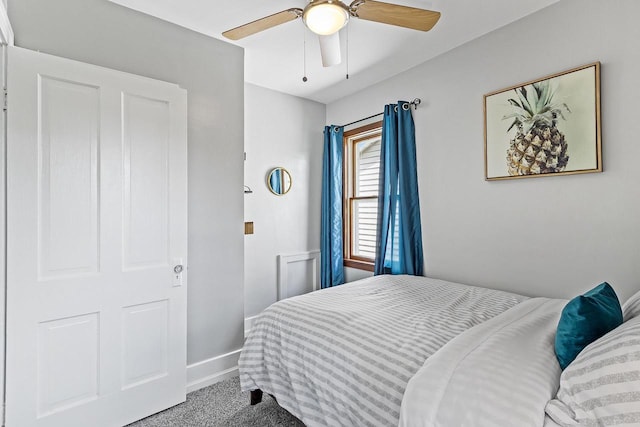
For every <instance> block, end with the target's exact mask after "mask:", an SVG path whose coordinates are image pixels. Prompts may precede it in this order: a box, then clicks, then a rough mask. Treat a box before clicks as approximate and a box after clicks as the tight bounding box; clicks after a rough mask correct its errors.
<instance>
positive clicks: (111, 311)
mask: <svg viewBox="0 0 640 427" xmlns="http://www.w3.org/2000/svg"><path fill="white" fill-rule="evenodd" d="M8 64H9V65H8V67H9V68H8V79H9V82H8V87H9V92H10V94H11V95H10V96H11V98H12V101H11V106H10V107H9V109H8V143H7V230H8V231H7V260H8V263H7V264H8V267H7V362H6V363H7V365H6V366H7V374H6V386H7V387H6V390H7V393H6V425H7V426H9V427H12V426H16V427H23V426H65V427H68V426H87V425H91V426H116V425H124V424H127V423H129V422H132V421H135V420H136V419H140V418H142V417H145V416H147V415H150V414H152V413H155V412H157V411H160V410H162V409H165V408H167V407H170V406H173V405H175V404H177V403H180V402H181V401H184V399H185V370H186V283H187V277H186V270H185V272H183V273H182V275H181V276H179V278H178V279H176V278H175V275H174V273H173V263H174V261H175V260H183V261H184V262H185V263H186V251H187V223H186V221H187V215H186V206H187V205H186V202H187V199H186V190H187V188H186V183H187V182H186V165H187V158H186V92H185V91H183V90H181V89H179V88H178V87H177V86H175V85H173V84H169V83H165V82H159V81H155V80H151V79H146V78H142V77H139V76H133V75H130V74H125V73H121V72H117V71H113V70H108V69H105V68H101V67H96V66H92V65H88V64H82V63H78V62H75V61H70V60H67V59H62V58H57V57H53V56H49V55H44V54H40V53H36V52H32V51H28V50H24V49H19V48H10V50H9V61H8Z"/></svg>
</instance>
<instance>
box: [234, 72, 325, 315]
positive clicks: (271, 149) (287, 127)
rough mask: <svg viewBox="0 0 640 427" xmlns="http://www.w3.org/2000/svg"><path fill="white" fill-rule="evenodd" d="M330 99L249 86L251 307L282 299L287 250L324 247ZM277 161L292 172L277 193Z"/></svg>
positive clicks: (248, 263) (248, 279) (248, 270)
mask: <svg viewBox="0 0 640 427" xmlns="http://www.w3.org/2000/svg"><path fill="white" fill-rule="evenodd" d="M325 114H326V108H325V105H324V104H320V103H318V102H314V101H309V100H306V99H302V98H298V97H295V96H291V95H285V94H283V93H279V92H275V91H273V90H269V89H265V88H262V87H259V86H254V85H251V84H247V85H245V151H246V152H247V160H246V162H245V170H244V176H245V184H247V185H249V187H251V189H252V190H253V194H247V195H246V196H245V210H244V212H245V213H244V217H245V221H253V222H254V226H255V233H254V234H252V235H247V236H245V246H244V253H245V259H244V261H245V290H244V291H245V312H246V316H247V317H249V316H253V315H256V314H258V313H260V312H261V311H262V310H263V309H265V308H267V307H268V306H269V305H271V304H272V303H274V302H276V299H277V262H276V259H277V258H276V257H277V256H278V255H281V254H293V253H300V252H306V251H311V250H317V249H320V190H321V187H322V138H323V136H322V130H323V128H324V120H325ZM276 166H283V167H284V168H286V169H287V170H288V171H289V172H290V173H291V177H292V185H291V190H290V191H289V192H288V193H287V194H285V195H283V196H276V195H274V194H273V193H271V192H270V191H269V189H268V188H267V183H266V177H267V173H268V171H269V170H271V169H272V168H274V167H276Z"/></svg>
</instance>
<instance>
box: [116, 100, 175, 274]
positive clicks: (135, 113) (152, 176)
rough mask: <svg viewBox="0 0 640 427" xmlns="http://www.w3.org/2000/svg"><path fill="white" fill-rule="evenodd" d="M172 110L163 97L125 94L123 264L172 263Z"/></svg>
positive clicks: (126, 267) (135, 265)
mask: <svg viewBox="0 0 640 427" xmlns="http://www.w3.org/2000/svg"><path fill="white" fill-rule="evenodd" d="M170 112H171V110H170V109H169V104H168V103H167V102H165V101H161V100H155V99H148V98H142V97H139V96H133V95H131V94H125V95H124V129H123V137H124V138H123V139H124V140H123V144H124V158H125V163H124V164H125V166H124V169H125V181H124V192H125V200H124V207H123V208H124V215H125V216H124V218H125V223H124V226H125V233H124V236H125V243H124V247H125V257H124V268H125V269H131V268H140V267H145V266H152V265H165V266H167V265H168V264H169V253H168V249H169V228H168V224H167V221H168V216H169V215H168V213H169V212H168V200H169V194H168V193H169V183H168V181H169V137H170V133H169V131H170V129H169V124H170V122H169V117H170ZM149 213H150V214H151V215H149Z"/></svg>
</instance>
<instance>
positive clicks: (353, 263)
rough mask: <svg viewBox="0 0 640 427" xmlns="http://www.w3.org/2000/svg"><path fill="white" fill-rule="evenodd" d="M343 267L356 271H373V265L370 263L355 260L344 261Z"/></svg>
mask: <svg viewBox="0 0 640 427" xmlns="http://www.w3.org/2000/svg"><path fill="white" fill-rule="evenodd" d="M344 266H345V267H350V268H357V269H358V270H365V271H371V272H373V270H374V263H373V262H372V261H362V260H355V259H345V260H344Z"/></svg>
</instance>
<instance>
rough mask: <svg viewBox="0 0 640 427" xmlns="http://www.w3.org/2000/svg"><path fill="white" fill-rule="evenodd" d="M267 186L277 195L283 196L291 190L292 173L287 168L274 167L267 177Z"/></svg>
mask: <svg viewBox="0 0 640 427" xmlns="http://www.w3.org/2000/svg"><path fill="white" fill-rule="evenodd" d="M267 186H268V187H269V190H271V192H272V193H273V194H275V195H278V196H282V195H283V194H287V193H288V192H289V190H291V175H290V174H289V171H288V170H286V169H285V168H281V167H277V168H273V169H272V170H271V172H270V173H269V176H268V177H267Z"/></svg>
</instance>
